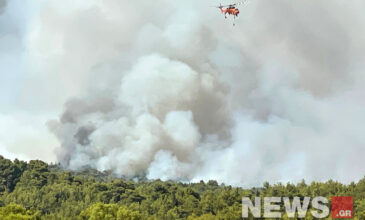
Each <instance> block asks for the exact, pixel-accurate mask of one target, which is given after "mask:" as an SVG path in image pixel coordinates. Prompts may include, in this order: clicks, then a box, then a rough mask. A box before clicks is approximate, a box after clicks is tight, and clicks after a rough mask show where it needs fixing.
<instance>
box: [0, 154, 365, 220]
mask: <svg viewBox="0 0 365 220" xmlns="http://www.w3.org/2000/svg"><path fill="white" fill-rule="evenodd" d="M0 172H1V173H0V181H1V185H0V193H1V197H0V206H1V207H0V219H131V220H132V219H135V220H136V219H209V220H210V219H212V220H214V219H242V218H241V211H242V210H241V209H242V208H241V200H242V197H243V196H249V197H255V196H300V197H304V196H318V195H321V196H325V197H327V198H328V199H329V200H330V199H331V196H334V195H339V196H341V195H344V196H353V197H354V203H355V204H354V211H355V215H356V219H365V178H363V179H362V180H360V181H359V182H357V183H351V184H349V185H344V184H341V183H338V182H334V181H328V182H325V183H316V182H312V183H309V184H307V183H305V181H302V182H301V183H298V184H291V183H287V184H280V183H279V184H274V185H271V184H269V183H265V184H264V185H263V186H262V187H259V188H252V189H243V188H236V187H231V186H226V185H223V184H221V185H219V184H218V183H217V182H216V181H214V180H211V181H208V182H203V181H201V182H199V183H190V184H185V183H179V182H169V181H168V182H163V181H159V180H155V181H148V180H139V181H132V180H126V179H120V178H116V177H113V176H112V175H111V174H110V173H108V172H98V171H96V170H93V169H85V170H83V171H78V172H71V171H67V170H63V169H61V168H60V166H58V165H52V164H47V163H44V162H42V161H38V160H33V161H30V162H24V161H19V160H14V161H11V160H8V159H5V158H3V157H0ZM283 218H286V216H285V215H284V217H283ZM306 219H311V216H309V215H308V217H307V218H306ZM328 219H330V217H329V218H328Z"/></svg>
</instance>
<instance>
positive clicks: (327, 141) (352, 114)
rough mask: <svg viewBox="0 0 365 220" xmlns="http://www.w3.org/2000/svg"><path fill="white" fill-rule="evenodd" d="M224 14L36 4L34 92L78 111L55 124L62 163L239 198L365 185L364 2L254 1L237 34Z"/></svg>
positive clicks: (191, 7) (180, 3)
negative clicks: (247, 189)
mask: <svg viewBox="0 0 365 220" xmlns="http://www.w3.org/2000/svg"><path fill="white" fill-rule="evenodd" d="M215 3H217V4H219V2H214V1H213V2H212V1H199V2H197V1H193V0H176V1H167V0H156V1H146V0H141V1H133V2H132V1H126V0H125V1H124V0H123V1H120V0H108V1H102V0H93V1H77V2H75V1H70V0H66V1H55V0H50V1H44V2H42V3H37V4H39V6H38V7H37V10H38V12H37V17H36V18H35V19H34V20H33V21H32V23H31V24H29V32H28V34H27V37H26V50H27V54H28V55H27V56H28V59H27V61H28V63H29V65H28V68H31V69H32V70H33V71H35V72H37V74H38V75H37V76H38V79H35V80H33V81H32V83H31V84H30V85H31V86H29V87H26V88H24V93H27V94H28V95H29V96H30V95H32V94H41V93H42V95H41V97H40V98H39V99H45V100H47V99H46V98H42V97H53V99H54V100H58V101H54V102H55V103H56V104H55V105H56V106H57V105H58V103H61V102H63V101H64V100H65V99H68V101H67V102H66V104H65V105H64V111H63V113H62V114H61V117H60V118H59V119H58V120H53V121H50V122H48V126H49V128H50V130H51V131H52V132H53V133H54V134H55V135H56V136H57V138H58V139H59V143H60V146H59V147H58V148H57V157H58V160H59V161H60V162H61V163H62V164H63V165H64V166H65V167H67V168H71V169H80V168H83V167H94V168H97V169H98V170H101V171H103V170H111V171H112V172H113V173H114V174H116V175H119V176H126V177H136V176H145V177H147V178H150V179H157V178H160V179H162V180H181V181H199V180H209V179H216V180H218V181H219V182H224V183H227V184H233V185H243V186H252V185H259V184H261V183H262V182H263V181H284V182H285V181H294V182H295V181H299V180H301V179H303V178H304V179H306V180H308V181H311V180H317V181H321V180H327V179H329V178H334V179H336V180H340V181H344V182H349V181H352V180H357V179H359V178H361V177H362V176H363V175H364V174H365V162H364V161H365V160H363V157H364V156H365V135H363V131H364V130H365V117H364V113H363V110H364V107H365V101H364V98H363V97H364V96H365V87H364V83H365V76H364V70H365V65H364V63H363V59H364V57H365V39H364V36H365V29H364V28H363V27H364V26H365V19H364V18H365V17H364V15H363V9H364V8H365V3H364V2H363V1H361V0H351V1H344V0H333V1H306V0H296V1H293V0H277V1H269V0H256V1H254V0H252V1H249V3H248V4H247V5H245V6H242V7H241V8H240V9H241V14H240V18H239V20H238V21H237V22H236V26H235V27H233V26H232V20H225V19H224V17H223V15H221V14H219V11H217V10H216V9H215V8H211V7H210V6H211V5H214V4H215ZM222 3H223V2H222ZM224 3H228V2H224ZM41 82H46V83H45V84H42V85H43V87H42V88H38V87H37V86H36V85H39V84H41ZM39 90H42V92H39ZM44 91H47V93H46V94H44Z"/></svg>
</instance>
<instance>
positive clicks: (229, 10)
mask: <svg viewBox="0 0 365 220" xmlns="http://www.w3.org/2000/svg"><path fill="white" fill-rule="evenodd" d="M244 3H245V2H244V1H243V2H238V3H235V4H230V5H221V4H219V6H214V7H216V8H219V9H220V10H221V12H222V14H224V18H227V15H233V19H234V20H236V17H238V15H239V13H240V10H239V9H238V8H237V7H236V6H238V5H241V4H244ZM234 25H235V22H234V21H233V26H234Z"/></svg>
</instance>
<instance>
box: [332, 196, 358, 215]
mask: <svg viewBox="0 0 365 220" xmlns="http://www.w3.org/2000/svg"><path fill="white" fill-rule="evenodd" d="M353 217H354V198H353V197H351V196H333V197H332V218H353Z"/></svg>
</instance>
